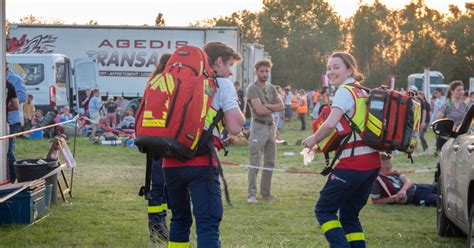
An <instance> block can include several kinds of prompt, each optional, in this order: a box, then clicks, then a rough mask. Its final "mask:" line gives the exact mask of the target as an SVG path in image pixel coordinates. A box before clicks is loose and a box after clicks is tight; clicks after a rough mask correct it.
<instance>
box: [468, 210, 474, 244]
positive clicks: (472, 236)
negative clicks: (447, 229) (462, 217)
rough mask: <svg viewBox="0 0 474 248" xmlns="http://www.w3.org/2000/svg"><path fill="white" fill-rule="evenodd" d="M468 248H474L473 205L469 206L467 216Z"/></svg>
mask: <svg viewBox="0 0 474 248" xmlns="http://www.w3.org/2000/svg"><path fill="white" fill-rule="evenodd" d="M468 242H469V246H468V247H471V248H472V247H474V203H472V206H471V214H470V215H469V236H468Z"/></svg>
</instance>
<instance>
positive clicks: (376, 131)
mask: <svg viewBox="0 0 474 248" xmlns="http://www.w3.org/2000/svg"><path fill="white" fill-rule="evenodd" d="M367 128H368V129H369V130H370V131H372V132H373V133H374V134H375V135H377V136H380V135H381V134H382V129H380V128H378V127H376V126H375V125H374V124H373V123H372V122H371V121H368V122H367Z"/></svg>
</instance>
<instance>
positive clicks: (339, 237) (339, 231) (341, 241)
mask: <svg viewBox="0 0 474 248" xmlns="http://www.w3.org/2000/svg"><path fill="white" fill-rule="evenodd" d="M378 174H379V169H375V170H370V171H356V170H350V169H337V168H336V169H334V171H333V172H332V173H331V174H330V175H329V176H328V180H327V182H326V185H325V186H324V188H323V190H322V191H321V192H320V196H319V200H318V202H317V203H316V209H315V212H316V219H317V220H318V222H319V224H320V225H321V229H322V230H323V232H324V235H325V236H326V239H327V241H328V242H329V245H330V247H365V236H364V231H363V229H362V226H361V224H360V222H359V212H360V210H361V209H362V208H363V207H364V206H365V204H366V203H367V199H368V198H369V194H370V191H371V190H372V185H373V183H374V181H375V179H376V178H377V176H378ZM338 211H339V218H338V216H337V215H336V214H337V212H338Z"/></svg>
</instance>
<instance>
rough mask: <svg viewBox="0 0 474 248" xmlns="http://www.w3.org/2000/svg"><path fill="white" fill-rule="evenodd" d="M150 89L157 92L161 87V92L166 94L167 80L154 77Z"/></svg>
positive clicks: (160, 76)
mask: <svg viewBox="0 0 474 248" xmlns="http://www.w3.org/2000/svg"><path fill="white" fill-rule="evenodd" d="M150 87H151V89H153V90H156V89H157V88H158V87H159V88H160V91H161V92H166V82H165V79H164V78H163V76H162V75H158V76H156V77H154V78H153V79H152V80H151V81H150Z"/></svg>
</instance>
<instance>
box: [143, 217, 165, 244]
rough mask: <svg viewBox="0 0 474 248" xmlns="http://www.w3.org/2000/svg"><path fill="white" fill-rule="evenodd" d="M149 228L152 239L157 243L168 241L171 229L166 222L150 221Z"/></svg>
mask: <svg viewBox="0 0 474 248" xmlns="http://www.w3.org/2000/svg"><path fill="white" fill-rule="evenodd" d="M148 229H149V230H150V240H151V242H153V243H157V244H166V243H168V237H169V231H168V227H167V226H166V223H151V222H148Z"/></svg>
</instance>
